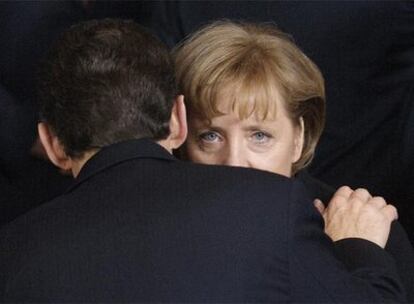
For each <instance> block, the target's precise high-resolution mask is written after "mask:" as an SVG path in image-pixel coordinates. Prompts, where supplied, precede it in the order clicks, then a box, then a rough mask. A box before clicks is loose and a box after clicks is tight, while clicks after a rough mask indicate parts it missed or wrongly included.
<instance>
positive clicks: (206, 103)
mask: <svg viewBox="0 0 414 304" xmlns="http://www.w3.org/2000/svg"><path fill="white" fill-rule="evenodd" d="M247 68H249V70H248V71H246V66H244V67H243V66H239V67H235V68H233V69H231V70H228V71H221V72H222V73H221V75H218V76H216V77H209V78H210V79H214V82H213V83H209V84H207V85H204V86H202V87H201V90H200V91H199V94H198V96H199V98H200V99H199V101H198V102H192V106H193V109H192V110H194V111H196V113H197V114H199V115H200V116H202V117H204V118H206V119H211V118H214V117H217V116H221V115H224V114H227V113H229V112H232V113H236V114H237V115H238V117H239V118H240V119H241V120H243V119H246V118H249V117H250V116H251V115H255V117H256V118H257V119H258V120H266V119H276V116H277V107H278V105H283V104H284V103H283V100H284V98H283V95H284V94H283V91H282V88H281V87H280V86H279V85H278V80H277V79H276V77H275V75H274V73H272V72H271V71H270V69H268V68H265V67H264V65H262V64H261V65H259V66H255V67H252V66H250V67H247Z"/></svg>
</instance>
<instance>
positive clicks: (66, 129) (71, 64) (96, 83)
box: [39, 19, 176, 158]
mask: <svg viewBox="0 0 414 304" xmlns="http://www.w3.org/2000/svg"><path fill="white" fill-rule="evenodd" d="M173 75H174V73H173V64H172V61H171V59H170V56H169V52H168V50H167V48H166V47H165V46H164V45H163V44H162V43H161V42H160V41H159V40H157V39H156V38H155V37H154V36H152V35H151V34H150V33H149V32H148V31H147V30H145V29H144V28H142V27H140V26H139V25H137V24H136V23H134V22H132V21H126V20H114V19H106V20H99V21H98V20H92V21H88V22H83V23H80V24H77V25H74V26H72V27H71V28H70V29H69V30H68V31H66V32H65V33H64V34H63V35H62V36H61V37H60V39H59V40H58V41H57V42H56V43H55V45H54V47H53V48H52V49H51V51H50V54H49V56H48V59H47V60H46V62H45V64H44V67H43V70H42V71H41V74H40V76H41V77H40V82H39V93H40V103H41V105H40V109H41V119H42V120H43V121H45V122H46V123H47V124H48V125H49V127H50V129H51V130H52V131H53V133H54V135H56V136H57V137H58V138H59V141H60V143H61V144H62V145H63V147H64V150H65V152H66V154H67V155H68V156H70V157H72V158H76V157H81V156H82V155H83V153H84V152H85V151H88V150H91V149H99V148H102V147H105V146H108V145H111V144H113V143H116V142H120V141H125V140H130V139H137V138H152V139H156V140H160V139H164V138H166V137H167V136H168V135H169V120H170V115H171V109H172V106H173V100H174V97H175V96H176V87H175V81H174V76H173Z"/></svg>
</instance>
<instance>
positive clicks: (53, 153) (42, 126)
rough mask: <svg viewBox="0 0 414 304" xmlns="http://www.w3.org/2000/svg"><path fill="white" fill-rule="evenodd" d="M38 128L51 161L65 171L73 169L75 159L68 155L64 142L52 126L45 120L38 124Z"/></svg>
mask: <svg viewBox="0 0 414 304" xmlns="http://www.w3.org/2000/svg"><path fill="white" fill-rule="evenodd" d="M37 130H38V132H39V138H40V141H41V143H42V145H43V147H44V149H45V151H46V154H47V156H48V157H49V159H50V161H51V162H52V163H53V164H54V165H55V166H57V167H59V168H60V169H62V170H64V171H69V170H71V169H72V167H73V161H72V159H71V158H70V157H69V156H67V155H66V153H65V150H64V148H63V146H62V144H61V143H60V142H59V139H58V138H57V137H56V135H55V134H54V133H53V131H52V130H51V129H50V126H49V125H48V124H47V123H45V122H40V123H39V124H38V125H37Z"/></svg>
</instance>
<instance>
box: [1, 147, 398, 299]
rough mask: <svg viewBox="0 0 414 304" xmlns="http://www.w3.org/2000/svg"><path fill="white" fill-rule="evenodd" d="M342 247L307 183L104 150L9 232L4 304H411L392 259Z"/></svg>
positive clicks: (145, 151)
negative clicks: (383, 303)
mask: <svg viewBox="0 0 414 304" xmlns="http://www.w3.org/2000/svg"><path fill="white" fill-rule="evenodd" d="M335 246H336V247H341V248H343V249H346V250H344V252H345V253H346V254H345V257H344V261H345V262H346V263H347V265H346V266H347V267H348V271H349V272H348V271H346V270H345V267H344V266H343V265H342V264H340V263H339V262H338V261H337V260H336V259H335V258H334V257H333V255H334V253H333V252H334V250H335ZM335 246H334V245H333V244H332V243H331V242H330V241H329V239H328V238H327V237H326V236H325V235H324V234H323V230H322V222H321V218H320V217H319V215H318V214H317V212H316V211H315V210H314V208H313V207H312V206H311V203H310V202H309V201H308V199H307V198H306V197H305V196H304V194H303V191H302V186H301V185H300V184H299V183H296V182H292V181H291V180H290V179H287V178H284V177H281V176H278V175H275V174H271V173H266V172H260V171H256V170H252V169H244V168H228V167H219V166H202V165H194V164H190V163H185V162H181V161H178V160H176V159H175V158H174V157H173V156H171V155H170V154H169V153H168V152H167V151H166V150H164V149H163V148H162V147H161V146H159V145H158V144H156V143H153V142H151V141H149V140H135V141H129V142H123V143H119V144H115V145H112V146H110V147H107V148H104V149H102V150H101V151H100V152H99V153H97V154H96V155H95V156H94V157H93V158H92V159H90V160H89V161H88V162H87V163H86V165H85V166H84V167H83V168H82V170H81V172H80V174H79V176H78V177H77V179H76V183H75V185H74V186H73V187H72V188H71V189H70V190H69V191H67V192H66V193H65V194H64V195H62V196H60V197H59V198H56V199H55V200H52V201H50V202H49V203H46V204H44V205H42V206H40V207H38V208H37V209H35V210H32V211H31V212H29V213H27V214H26V215H24V216H22V217H20V218H18V219H17V220H16V221H14V222H12V223H11V224H9V225H8V226H7V227H5V228H4V229H3V230H2V231H1V232H0V293H1V300H3V301H17V302H18V301H37V302H62V301H73V302H81V301H82V302H85V301H87V302H90V301H105V302H111V301H116V302H122V301H132V302H141V301H142V302H149V301H156V302H163V301H168V302H183V301H187V302H257V301H261V302H289V301H292V302H297V301H311V302H317V301H327V302H336V301H341V302H355V301H368V302H373V301H379V300H383V299H390V300H393V301H397V300H401V299H403V297H404V295H403V291H402V288H401V286H400V283H399V282H398V278H397V274H396V270H395V266H394V265H393V260H392V259H391V258H390V257H389V256H388V255H387V253H386V252H385V251H383V250H382V249H380V248H379V247H378V246H376V245H374V244H372V243H370V242H367V241H362V240H344V241H342V242H339V243H337V244H335ZM357 253H359V254H360V258H359V259H358V260H357V261H356V262H355V261H352V260H351V259H347V257H346V256H348V257H350V256H353V255H355V254H357Z"/></svg>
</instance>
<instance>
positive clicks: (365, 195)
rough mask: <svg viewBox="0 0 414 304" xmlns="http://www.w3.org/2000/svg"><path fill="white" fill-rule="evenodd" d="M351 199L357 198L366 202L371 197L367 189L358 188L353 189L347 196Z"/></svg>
mask: <svg viewBox="0 0 414 304" xmlns="http://www.w3.org/2000/svg"><path fill="white" fill-rule="evenodd" d="M349 198H350V199H351V200H359V201H361V202H368V200H370V199H371V198H372V196H371V194H370V193H369V192H368V190H367V189H364V188H358V189H356V190H355V191H353V192H352V193H351V195H350V197H349Z"/></svg>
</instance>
